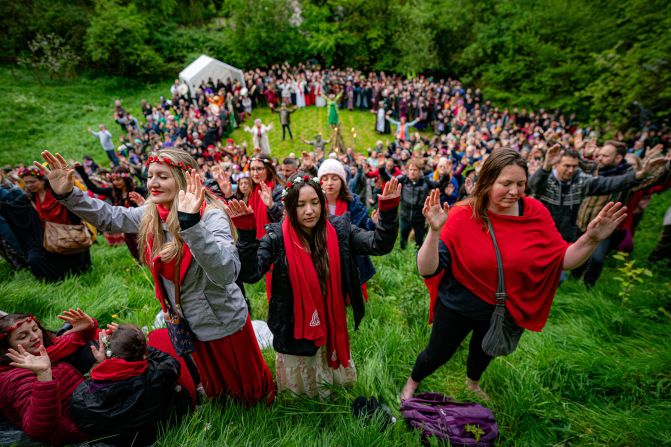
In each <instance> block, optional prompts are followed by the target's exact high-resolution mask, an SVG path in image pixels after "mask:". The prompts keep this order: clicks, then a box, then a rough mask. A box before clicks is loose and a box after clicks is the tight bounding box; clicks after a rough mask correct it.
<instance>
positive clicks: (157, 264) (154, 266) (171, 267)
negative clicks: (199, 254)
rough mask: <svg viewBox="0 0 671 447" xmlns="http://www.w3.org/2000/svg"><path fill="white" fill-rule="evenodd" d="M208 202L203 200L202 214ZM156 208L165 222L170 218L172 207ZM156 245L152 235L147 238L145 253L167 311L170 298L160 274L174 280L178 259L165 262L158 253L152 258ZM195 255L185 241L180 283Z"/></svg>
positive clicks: (161, 301) (155, 288) (160, 298)
mask: <svg viewBox="0 0 671 447" xmlns="http://www.w3.org/2000/svg"><path fill="white" fill-rule="evenodd" d="M206 206H207V205H206V202H203V206H202V207H201V208H200V214H201V216H202V215H203V211H204V210H205V207H206ZM156 210H157V211H158V215H159V217H160V218H161V220H162V221H163V222H165V221H166V219H167V218H168V214H170V209H169V208H166V207H164V206H163V205H156ZM153 245H154V239H153V238H152V237H150V238H149V240H147V250H146V253H145V256H146V258H147V263H148V264H149V271H151V276H152V277H153V278H154V291H155V292H156V298H157V299H158V301H159V303H161V308H162V309H163V312H167V310H168V308H167V306H166V304H165V303H166V299H168V297H167V296H165V295H164V293H163V287H161V279H160V278H159V275H160V276H162V277H164V278H165V279H167V280H168V281H171V282H172V281H174V278H175V268H176V267H177V260H176V259H173V260H172V261H170V262H163V261H162V260H161V257H160V256H158V255H156V256H154V258H153V259H152V257H151V254H152V247H153ZM192 258H193V256H192V255H191V249H189V246H188V245H186V243H184V244H183V245H182V259H181V260H180V264H179V283H180V284H182V283H183V282H184V277H185V276H186V271H187V270H188V269H189V265H190V264H191V259H192Z"/></svg>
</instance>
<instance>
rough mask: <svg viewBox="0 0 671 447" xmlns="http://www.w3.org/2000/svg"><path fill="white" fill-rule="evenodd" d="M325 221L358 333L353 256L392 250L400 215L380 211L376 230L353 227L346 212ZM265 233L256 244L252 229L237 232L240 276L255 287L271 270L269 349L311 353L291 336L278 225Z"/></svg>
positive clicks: (311, 347)
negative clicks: (335, 243)
mask: <svg viewBox="0 0 671 447" xmlns="http://www.w3.org/2000/svg"><path fill="white" fill-rule="evenodd" d="M329 220H330V221H331V224H332V225H333V227H334V228H335V230H336V233H337V234H338V244H339V247H340V271H341V274H342V291H343V297H345V296H349V297H350V304H351V305H352V311H353V312H354V327H355V329H356V328H358V326H359V323H360V322H361V319H362V318H363V315H364V302H363V296H362V295H361V287H360V285H359V271H358V270H357V267H356V262H354V255H373V256H379V255H385V254H387V253H389V252H391V250H392V249H393V248H394V242H395V241H396V236H397V234H398V211H397V209H396V208H394V209H393V210H391V211H383V212H381V213H380V221H379V223H378V225H377V227H376V229H375V230H374V231H366V230H362V229H361V228H359V227H357V226H356V225H353V224H352V223H351V222H350V215H349V212H348V213H345V214H343V215H342V216H338V217H336V216H329ZM266 229H267V231H268V233H267V234H266V235H265V236H264V237H263V238H262V239H261V240H260V241H259V240H257V239H256V233H255V230H238V234H239V239H238V251H239V252H240V261H241V264H242V268H241V271H240V278H242V280H243V281H244V282H246V283H255V282H257V281H258V280H259V279H261V278H262V277H263V275H264V274H265V273H266V272H267V271H268V270H269V269H270V267H271V266H274V267H273V280H272V289H271V296H270V304H269V307H268V327H269V328H270V331H271V332H272V333H273V348H274V349H275V351H277V352H280V353H283V354H291V355H303V356H312V355H315V353H316V352H317V347H316V346H315V344H314V342H312V341H311V340H296V339H294V337H293V332H294V309H293V291H292V285H291V283H290V281H289V271H288V268H287V258H286V254H285V250H284V238H283V235H282V223H281V222H280V223H273V224H269V225H267V226H266Z"/></svg>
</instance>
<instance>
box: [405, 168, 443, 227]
mask: <svg viewBox="0 0 671 447" xmlns="http://www.w3.org/2000/svg"><path fill="white" fill-rule="evenodd" d="M397 178H398V182H399V183H400V184H401V185H403V189H402V190H401V219H403V220H404V221H410V222H417V221H423V220H424V215H423V214H422V208H424V201H425V200H426V198H427V197H428V195H429V191H431V190H432V189H434V188H437V187H438V184H436V183H433V182H432V181H430V180H427V179H426V178H424V176H421V177H420V178H419V179H418V180H416V181H414V182H413V181H412V180H410V179H409V178H408V176H406V175H402V176H400V177H397Z"/></svg>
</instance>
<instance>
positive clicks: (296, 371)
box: [225, 172, 401, 397]
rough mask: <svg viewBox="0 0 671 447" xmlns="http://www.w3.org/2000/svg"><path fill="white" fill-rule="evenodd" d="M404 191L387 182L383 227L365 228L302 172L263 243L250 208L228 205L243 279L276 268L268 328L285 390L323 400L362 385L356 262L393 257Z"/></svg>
mask: <svg viewBox="0 0 671 447" xmlns="http://www.w3.org/2000/svg"><path fill="white" fill-rule="evenodd" d="M400 194H401V186H400V185H399V184H398V182H397V181H396V179H392V180H390V181H389V182H387V185H386V186H385V189H384V192H383V193H382V194H381V195H380V196H379V208H380V219H379V223H378V225H377V227H376V229H375V230H374V231H366V230H363V229H361V228H359V227H357V226H356V225H354V224H353V223H352V222H351V221H350V215H349V213H345V214H343V215H342V216H337V217H336V216H333V215H331V216H329V208H328V204H327V201H326V197H325V195H324V192H323V191H322V185H321V184H320V182H319V179H317V178H316V177H312V176H310V175H308V174H306V173H304V172H298V173H297V174H295V175H294V176H292V177H291V178H290V179H289V182H287V184H286V187H285V189H284V206H285V208H286V214H285V216H284V218H283V219H282V221H281V222H279V223H272V224H270V225H268V226H267V234H266V235H265V236H263V237H261V238H260V239H258V238H257V232H256V220H255V217H254V209H253V208H252V207H251V206H249V205H247V204H245V203H244V202H241V201H238V200H231V201H230V202H229V203H228V205H227V206H225V209H226V211H227V212H228V213H229V215H230V216H231V219H232V221H233V223H234V225H235V226H236V227H237V229H238V231H239V240H238V249H239V250H240V257H241V260H242V269H241V271H240V277H241V278H242V280H243V281H245V282H249V283H255V282H257V281H259V280H260V279H261V278H262V277H263V275H264V274H265V273H266V272H268V271H269V270H270V269H271V268H272V269H273V279H272V288H271V290H270V304H269V308H268V326H269V327H270V330H271V331H272V333H273V347H274V349H275V351H276V352H277V360H276V362H275V373H276V379H277V386H278V389H279V391H283V390H290V391H292V392H294V393H297V394H307V395H308V396H315V395H316V394H317V393H319V394H320V396H321V397H325V396H326V395H327V394H328V390H327V389H326V388H325V387H324V386H323V385H325V384H337V385H349V384H353V383H354V382H355V381H356V370H355V368H354V363H353V362H352V358H351V353H350V344H349V333H348V329H347V317H346V314H345V305H346V304H347V303H348V302H349V303H350V304H351V305H352V309H353V311H354V321H355V328H356V327H358V325H359V322H360V321H361V318H362V317H363V314H364V301H363V297H362V293H361V287H360V281H359V272H358V270H357V267H356V263H355V262H353V260H354V258H353V257H354V256H355V255H376V256H380V255H385V254H387V253H389V252H391V250H392V249H393V247H394V241H395V240H396V235H397V234H398V204H399V202H400Z"/></svg>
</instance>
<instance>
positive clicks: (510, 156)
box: [466, 147, 529, 225]
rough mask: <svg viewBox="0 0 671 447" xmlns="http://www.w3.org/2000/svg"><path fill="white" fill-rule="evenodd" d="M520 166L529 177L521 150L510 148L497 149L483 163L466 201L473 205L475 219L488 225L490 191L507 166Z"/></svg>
mask: <svg viewBox="0 0 671 447" xmlns="http://www.w3.org/2000/svg"><path fill="white" fill-rule="evenodd" d="M511 165H514V166H519V167H520V168H522V169H524V174H525V175H526V177H527V179H528V178H529V168H528V167H527V162H526V161H524V159H523V158H522V156H521V155H520V153H519V152H517V151H516V150H514V149H510V148H507V147H506V148H501V149H497V150H495V151H494V152H492V153H491V154H490V156H489V157H488V158H487V160H485V162H484V163H483V164H482V169H480V173H479V174H478V181H477V183H476V184H475V189H474V190H473V194H472V195H471V197H470V198H469V199H468V200H467V201H466V202H467V203H470V204H471V205H473V219H475V220H476V221H477V222H482V223H483V224H484V225H486V221H485V211H486V210H487V206H488V205H489V191H490V190H491V189H492V186H493V185H494V182H495V181H496V179H497V178H498V177H499V175H501V171H503V168H505V167H506V166H511Z"/></svg>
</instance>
